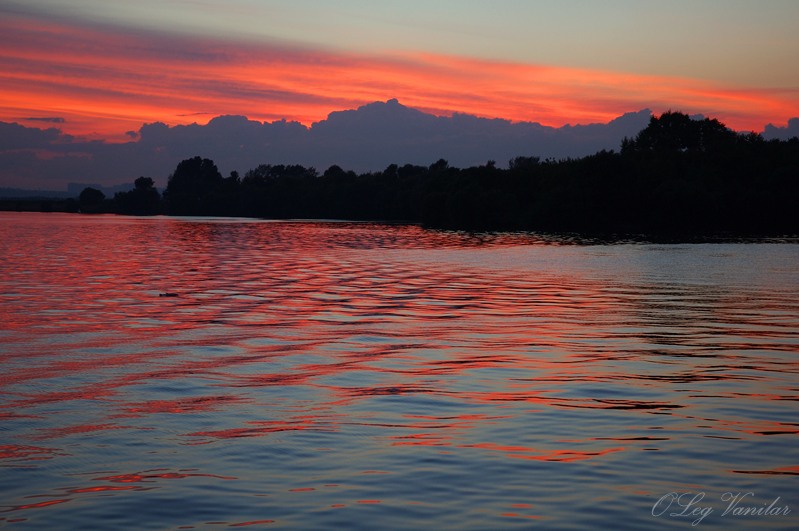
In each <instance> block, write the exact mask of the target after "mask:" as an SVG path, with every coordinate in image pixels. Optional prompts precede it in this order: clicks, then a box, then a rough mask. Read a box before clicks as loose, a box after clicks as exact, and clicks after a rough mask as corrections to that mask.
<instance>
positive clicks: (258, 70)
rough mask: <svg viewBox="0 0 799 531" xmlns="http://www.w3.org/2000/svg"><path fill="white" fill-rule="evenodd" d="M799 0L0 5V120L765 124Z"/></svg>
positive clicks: (71, 127) (38, 1) (95, 131)
mask: <svg viewBox="0 0 799 531" xmlns="http://www.w3.org/2000/svg"><path fill="white" fill-rule="evenodd" d="M797 21H799V2H797V1H795V0H769V1H763V2H754V1H742V0H686V1H683V0H670V1H664V0H658V1H649V0H635V1H626V0H607V1H603V2H582V1H580V2H578V1H567V0H558V1H554V0H553V1H529V0H504V1H495V2H483V1H470V0H457V1H430V0H426V1H416V0H406V1H405V2H379V1H368V2H367V1H356V0H347V1H337V2H328V1H314V0H294V1H292V2H274V1H264V0H226V1H212V0H182V1H171V2H166V1H160V0H137V1H136V2H109V1H107V0H72V1H64V0H24V1H17V0H3V1H2V2H0V46H1V47H2V54H0V121H5V122H18V123H20V124H23V125H26V126H28V127H42V128H44V127H50V126H55V127H58V128H59V129H61V130H62V131H64V132H65V133H69V134H73V135H78V136H86V137H88V138H95V139H104V140H110V141H123V140H130V138H133V137H134V136H135V135H133V134H130V135H128V136H126V132H131V131H138V130H139V128H140V127H141V125H142V124H144V123H151V122H156V121H160V122H164V123H166V124H169V125H177V124H187V123H192V122H197V123H201V124H203V123H206V122H207V121H208V120H209V119H211V118H212V117H214V116H218V115H226V114H235V115H243V116H247V117H249V118H250V119H253V120H259V121H273V120H278V119H283V118H285V119H287V120H296V121H299V122H302V123H303V124H306V125H310V124H311V123H313V122H316V121H319V120H322V119H324V118H325V117H326V116H327V114H328V113H330V112H331V111H336V110H342V109H352V108H356V107H358V106H359V105H363V104H365V103H369V102H373V101H386V100H388V99H390V98H397V99H399V101H400V102H402V103H403V104H404V105H407V106H409V107H414V108H417V109H420V110H423V111H426V112H431V113H434V114H438V115H450V114H452V113H453V112H462V113H469V114H474V115H478V116H483V117H499V118H505V119H509V120H513V121H533V122H540V123H542V124H545V125H551V126H560V125H563V124H567V123H570V124H586V123H593V122H607V121H609V120H610V119H612V118H614V117H616V116H619V115H620V114H622V113H624V112H628V111H637V110H640V109H644V108H649V109H652V110H653V111H654V112H655V113H660V112H663V111H665V110H668V109H672V110H681V111H684V112H690V113H703V114H705V115H707V116H712V117H717V118H719V119H720V120H721V121H723V122H724V123H726V124H727V125H728V126H730V127H733V128H735V129H738V130H755V131H762V130H763V127H764V126H765V125H766V124H768V123H774V124H777V125H783V124H785V123H786V122H787V120H788V119H789V118H791V117H794V116H797V115H799V68H797V67H796V61H797V58H799V37H797V33H796V23H797Z"/></svg>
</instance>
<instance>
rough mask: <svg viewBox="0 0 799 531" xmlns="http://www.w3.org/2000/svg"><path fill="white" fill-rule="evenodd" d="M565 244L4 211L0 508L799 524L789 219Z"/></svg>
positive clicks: (183, 516)
mask: <svg viewBox="0 0 799 531" xmlns="http://www.w3.org/2000/svg"><path fill="white" fill-rule="evenodd" d="M559 243H568V242H565V241H561V240H558V239H557V238H542V237H539V236H535V235H530V234H505V235H486V234H483V235H468V234H463V233H450V232H433V231H426V230H423V229H422V228H419V227H416V226H398V225H380V224H352V223H314V222H303V223H289V222H264V221H253V220H213V219H191V218H184V219H180V218H133V217H120V216H79V215H67V214H13V213H1V214H0V260H2V272H3V274H2V275H1V276H0V526H9V527H19V528H31V529H33V528H36V529H114V528H116V529H217V528H227V527H249V528H292V529H332V528H341V529H414V530H417V529H505V528H508V529H514V528H520V529H527V528H532V527H542V528H549V529H553V528H555V529H593V528H598V527H613V528H617V529H642V528H663V529H671V528H675V527H677V528H680V527H684V528H691V527H692V525H691V524H692V522H695V521H697V520H700V521H699V523H698V525H699V526H701V527H703V528H719V529H721V528H725V529H726V528H731V527H733V528H751V527H754V526H757V527H763V528H775V529H777V528H784V529H788V528H796V527H797V526H799V482H798V481H799V478H797V476H798V475H799V444H798V443H799V438H797V434H799V415H797V413H799V408H798V407H797V401H798V400H799V363H798V361H799V355H798V353H799V268H798V267H797V264H799V245H796V244H778V243H767V244H755V243H730V244H723V243H714V244H678V245H662V244H644V243H627V244H615V245H561V244H559ZM670 493H674V494H676V495H683V496H682V497H681V498H680V499H679V500H674V498H672V497H669V495H670ZM748 493H752V494H748ZM700 494H701V495H703V496H704V497H702V496H700ZM736 495H738V496H739V497H738V498H734V496H736ZM670 500H672V504H671V506H670V507H667V505H668V502H669V501H670ZM692 500H693V501H692ZM736 500H737V505H734V506H733V508H732V509H730V510H729V511H728V513H727V514H723V513H724V510H725V508H728V507H729V505H730V503H733V504H735V503H736ZM775 500H776V503H772V502H774V501H775ZM680 503H683V504H684V505H688V508H687V509H686V508H684V507H683V508H680V507H679V504H680ZM745 506H751V507H754V508H760V509H761V512H763V511H764V509H765V508H766V507H767V506H770V507H771V508H772V512H776V511H777V509H778V508H780V507H786V508H788V509H789V510H790V511H791V512H790V513H789V514H785V513H784V511H782V512H781V513H780V514H770V515H764V514H759V515H749V516H744V515H741V514H740V509H741V508H743V507H745ZM736 507H737V508H738V509H739V511H738V514H734V513H735V511H734V510H733V509H735V508H736ZM708 509H709V512H708ZM694 511H698V512H696V513H695V514H689V513H693V512H694ZM702 511H704V512H702ZM680 512H682V513H685V514H683V515H681V516H678V515H676V514H675V513H680ZM703 514H704V516H702V515H703ZM700 517H701V518H700Z"/></svg>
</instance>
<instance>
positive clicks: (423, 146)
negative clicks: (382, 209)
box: [0, 99, 799, 190]
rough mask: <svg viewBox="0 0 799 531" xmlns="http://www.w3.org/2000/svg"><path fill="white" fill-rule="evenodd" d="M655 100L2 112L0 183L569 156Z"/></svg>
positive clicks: (611, 142) (631, 122)
mask: <svg viewBox="0 0 799 531" xmlns="http://www.w3.org/2000/svg"><path fill="white" fill-rule="evenodd" d="M651 115H652V113H651V111H650V110H649V109H644V110H641V111H637V112H629V113H626V114H623V115H621V116H619V117H617V118H615V119H613V120H611V121H610V122H608V123H604V124H601V123H598V124H590V125H574V126H571V125H565V126H562V127H557V128H555V127H549V126H545V125H541V124H539V123H535V122H510V121H508V120H501V119H488V118H480V117H477V116H473V115H468V114H460V113H456V114H453V115H452V116H435V115H433V114H429V113H425V112H422V111H420V110H418V109H413V108H410V107H407V106H405V105H402V104H401V103H400V102H399V101H397V100H396V99H391V100H388V101H386V102H374V103H371V104H368V105H364V106H361V107H359V108H358V109H355V110H346V111H337V112H332V113H330V114H329V115H328V117H327V118H326V119H325V120H321V121H319V122H316V123H313V124H312V125H310V126H305V125H303V124H301V123H299V122H292V121H286V120H277V121H273V122H260V121H256V120H250V119H248V118H246V117H244V116H233V115H228V116H218V117H216V118H213V119H212V120H211V121H210V122H208V124H206V125H198V124H191V125H175V126H169V125H167V124H164V123H161V122H154V123H150V124H145V125H143V126H142V127H141V128H139V130H138V131H131V132H130V133H129V137H130V139H131V140H130V141H128V142H124V143H108V142H103V141H86V140H84V139H81V138H79V137H73V136H70V135H66V134H64V133H62V132H61V131H60V130H59V129H57V128H55V127H50V128H47V129H40V128H36V127H28V126H23V125H20V124H17V123H6V122H0V186H3V187H15V188H25V189H49V190H63V189H65V188H66V185H67V183H69V182H80V183H97V184H101V185H114V184H119V183H122V182H132V181H133V180H134V179H136V178H137V177H139V176H147V177H152V178H153V179H154V180H155V181H156V183H157V184H159V185H160V186H164V185H166V182H167V178H168V176H169V174H170V172H172V171H173V170H174V169H175V167H176V166H177V164H178V162H180V161H181V160H183V159H186V158H190V157H193V156H196V155H200V156H203V157H208V158H211V159H213V160H214V161H215V162H216V163H217V166H218V167H219V168H220V170H221V171H222V172H223V173H225V174H227V173H229V172H230V171H233V170H236V171H238V172H239V173H241V174H243V173H244V172H246V171H247V170H249V169H252V168H254V167H256V166H258V165H259V164H302V165H304V166H313V167H315V168H317V169H318V170H320V171H324V170H325V169H327V168H328V167H330V166H331V165H333V164H337V165H339V166H341V167H342V168H345V169H348V170H350V169H351V170H355V171H357V172H366V171H381V170H383V169H385V168H386V167H387V166H388V165H390V164H400V165H401V164H407V163H410V164H419V165H429V164H431V163H433V162H435V161H436V160H438V159H440V158H444V159H446V160H447V161H448V162H449V163H450V165H452V166H457V167H468V166H474V165H480V164H485V163H486V162H487V161H489V160H494V161H496V163H497V165H498V166H500V167H503V166H506V165H507V162H508V161H509V160H510V159H511V158H513V157H517V156H537V157H541V158H554V159H561V158H566V157H581V156H585V155H590V154H593V153H596V152H597V151H600V150H602V149H608V150H610V149H616V150H618V149H619V147H620V144H621V141H622V139H623V138H624V137H634V136H635V135H636V134H637V133H638V132H639V131H641V129H643V128H644V127H646V125H647V124H648V123H649V119H650V116H651ZM797 135H799V118H793V119H791V120H790V121H789V122H788V125H787V127H777V126H774V125H771V124H770V125H768V126H766V129H765V136H767V137H768V138H782V139H787V138H790V137H793V136H797Z"/></svg>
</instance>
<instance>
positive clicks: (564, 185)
mask: <svg viewBox="0 0 799 531" xmlns="http://www.w3.org/2000/svg"><path fill="white" fill-rule="evenodd" d="M97 192H98V191H96V190H92V189H87V190H84V191H83V193H81V197H80V198H79V205H80V209H81V211H84V212H117V213H123V214H139V215H142V214H143V215H148V214H158V213H165V214H170V215H179V216H247V217H259V218H274V219H286V218H307V219H350V220H383V221H409V222H419V223H422V224H424V225H426V226H429V227H433V228H447V229H462V230H537V231H567V232H583V233H679V234H703V233H721V232H727V233H736V234H797V233H799V208H797V206H796V205H797V199H799V139H797V138H793V139H791V140H789V141H780V140H771V141H766V140H764V139H763V138H762V137H761V136H760V135H758V134H754V133H736V132H734V131H732V130H730V129H727V128H726V127H725V126H724V124H722V123H720V122H719V121H718V120H715V119H708V118H705V119H701V120H697V119H693V118H691V117H689V116H688V115H685V114H683V113H679V112H667V113H664V114H662V115H661V116H659V117H654V116H653V117H652V118H651V120H650V122H649V125H648V126H647V127H646V128H645V129H644V130H642V131H641V132H640V133H639V134H638V135H637V136H636V137H635V138H625V139H624V140H623V141H622V144H621V149H620V150H619V151H618V152H617V151H600V152H598V153H596V154H594V155H590V156H586V157H582V158H575V159H565V160H552V159H547V160H541V159H540V158H538V157H525V156H520V157H516V158H514V159H512V160H511V161H509V164H508V168H507V169H501V168H497V167H496V164H495V163H494V162H493V161H488V162H487V163H486V164H484V165H479V166H473V167H470V168H463V169H461V168H455V167H451V166H450V165H449V164H448V163H447V161H446V160H443V159H441V160H438V161H436V162H434V163H433V164H431V165H429V166H419V165H412V164H405V165H404V166H399V165H396V164H392V165H390V166H388V167H387V168H386V169H385V170H383V171H381V172H368V173H361V174H356V173H355V172H353V171H347V170H344V169H342V168H341V167H339V166H335V165H334V166H331V167H330V168H328V169H327V170H325V171H324V173H321V174H320V173H319V172H318V171H317V170H316V169H315V168H306V167H304V166H301V165H283V164H278V165H271V164H264V165H260V166H258V167H257V168H253V169H251V170H249V171H247V172H246V173H245V174H244V175H243V176H240V175H239V174H238V173H237V172H232V173H231V174H230V175H229V176H228V177H223V176H222V174H221V173H220V172H219V170H218V168H217V167H216V165H215V164H214V162H213V161H212V160H209V159H206V158H202V157H199V156H198V157H194V158H190V159H186V160H183V161H182V162H180V163H179V164H178V166H177V168H176V169H175V171H174V172H173V173H172V175H171V176H170V177H169V181H168V185H167V187H166V190H165V191H164V194H163V196H161V195H160V194H159V192H158V191H157V190H156V189H155V186H154V183H153V180H152V179H150V178H147V177H140V178H139V179H137V180H136V183H135V188H134V189H133V190H131V191H129V192H124V193H117V194H116V195H115V196H114V198H113V199H104V198H103V197H101V195H102V194H101V193H100V195H98V193H97Z"/></svg>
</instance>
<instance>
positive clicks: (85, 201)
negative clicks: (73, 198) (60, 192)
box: [78, 187, 105, 213]
mask: <svg viewBox="0 0 799 531" xmlns="http://www.w3.org/2000/svg"><path fill="white" fill-rule="evenodd" d="M103 201H105V194H104V193H103V192H101V191H100V190H98V189H97V188H92V187H86V188H84V189H83V190H82V191H81V193H80V195H79V196H78V204H79V205H80V211H81V212H85V213H98V212H102V211H103Z"/></svg>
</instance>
